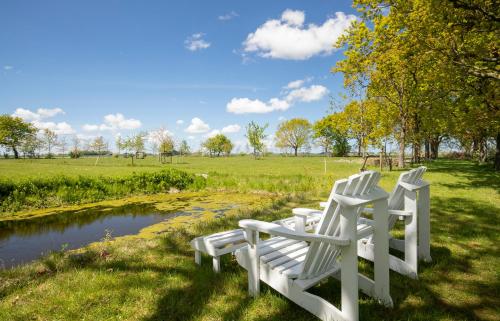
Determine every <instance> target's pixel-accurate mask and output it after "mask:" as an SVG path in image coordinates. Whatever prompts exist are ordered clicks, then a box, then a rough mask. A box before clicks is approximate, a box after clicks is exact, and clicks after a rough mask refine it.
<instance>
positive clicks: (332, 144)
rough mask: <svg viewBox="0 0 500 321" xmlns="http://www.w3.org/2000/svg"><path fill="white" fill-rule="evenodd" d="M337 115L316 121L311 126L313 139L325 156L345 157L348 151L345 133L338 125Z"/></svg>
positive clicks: (341, 126)
mask: <svg viewBox="0 0 500 321" xmlns="http://www.w3.org/2000/svg"><path fill="white" fill-rule="evenodd" d="M336 116H338V113H337V114H333V115H328V116H326V117H324V118H322V119H320V120H318V121H317V122H316V123H315V124H314V126H313V132H314V134H313V138H315V139H316V140H317V141H318V143H319V145H320V146H322V147H323V151H324V154H325V156H328V155H329V154H331V155H332V156H333V155H336V156H347V154H348V153H349V151H350V146H349V142H348V140H347V132H346V131H344V130H343V128H344V126H343V125H339V124H338V119H337V118H338V117H336Z"/></svg>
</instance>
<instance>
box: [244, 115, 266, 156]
mask: <svg viewBox="0 0 500 321" xmlns="http://www.w3.org/2000/svg"><path fill="white" fill-rule="evenodd" d="M267 127H268V124H265V125H264V126H260V125H258V124H257V123H255V122H253V121H251V122H250V123H249V124H248V125H247V134H246V136H245V137H246V138H247V139H248V143H249V144H250V146H251V147H252V148H253V156H254V158H257V156H258V154H259V153H261V154H263V153H264V147H265V146H264V139H265V138H266V136H267V135H266V134H264V132H265V130H266V129H267Z"/></svg>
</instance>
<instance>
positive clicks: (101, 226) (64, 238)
mask: <svg viewBox="0 0 500 321" xmlns="http://www.w3.org/2000/svg"><path fill="white" fill-rule="evenodd" d="M234 207H235V206H234V205H233V206H228V207H223V208H219V209H215V210H214V209H211V210H209V211H210V212H212V214H213V216H214V217H215V218H217V217H222V216H224V214H225V212H226V211H227V210H229V209H231V208H234ZM206 211H207V210H206V209H205V208H203V207H192V208H189V209H187V210H185V211H184V210H183V211H173V212H172V211H171V212H167V211H159V210H157V209H155V208H154V207H152V206H144V205H134V206H126V207H121V208H116V209H95V208H94V209H92V210H85V211H79V212H66V213H61V214H56V215H50V216H44V217H40V218H33V219H28V220H19V221H3V222H0V269H2V268H10V267H14V266H17V265H20V264H23V263H27V262H30V261H32V260H35V259H37V258H39V257H41V256H43V255H45V254H48V253H49V252H51V251H59V250H62V249H76V248H80V247H83V246H85V245H87V244H89V243H92V242H96V241H100V240H102V239H103V238H104V237H106V235H109V234H110V235H111V236H113V237H115V236H123V235H129V234H136V233H138V232H139V231H140V230H141V229H142V228H144V227H147V226H150V225H153V224H156V223H159V222H161V221H165V220H171V219H173V218H176V217H179V216H191V217H193V218H196V217H199V216H201V215H202V213H204V212H206Z"/></svg>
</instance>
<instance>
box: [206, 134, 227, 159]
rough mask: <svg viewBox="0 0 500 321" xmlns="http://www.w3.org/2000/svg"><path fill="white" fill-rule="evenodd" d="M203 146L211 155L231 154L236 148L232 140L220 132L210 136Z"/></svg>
mask: <svg viewBox="0 0 500 321" xmlns="http://www.w3.org/2000/svg"><path fill="white" fill-rule="evenodd" d="M202 147H204V148H206V149H207V151H208V153H209V154H210V157H212V156H220V155H222V154H225V155H226V156H229V154H230V153H231V151H232V150H233V148H234V145H233V143H232V142H231V140H230V139H229V138H227V136H225V135H223V134H218V135H215V136H213V137H210V138H208V139H207V140H206V141H205V142H203V144H202Z"/></svg>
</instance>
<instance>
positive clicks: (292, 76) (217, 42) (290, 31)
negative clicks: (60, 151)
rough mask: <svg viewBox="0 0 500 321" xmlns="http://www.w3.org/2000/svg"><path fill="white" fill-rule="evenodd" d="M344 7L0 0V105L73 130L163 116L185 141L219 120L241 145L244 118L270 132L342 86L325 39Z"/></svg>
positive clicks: (65, 131) (126, 127)
mask: <svg viewBox="0 0 500 321" xmlns="http://www.w3.org/2000/svg"><path fill="white" fill-rule="evenodd" d="M354 14H355V12H354V10H353V9H352V8H351V3H350V2H348V1H333V0H329V1H327V0H322V1H320V0H316V1H286V2H285V1H182V2H180V1H176V2H174V1H147V2H144V1H78V2H77V1H8V0H4V1H2V2H1V4H0V43H1V44H2V45H1V46H0V113H7V114H16V115H19V116H22V117H24V118H25V119H26V120H29V121H32V122H34V123H35V124H36V125H37V126H39V127H47V128H51V129H53V130H56V131H57V132H58V133H59V134H60V135H79V136H80V137H82V138H84V139H90V138H91V137H94V136H96V135H103V136H104V137H106V138H107V139H108V140H109V141H113V137H114V136H115V135H117V134H120V135H122V136H127V135H130V134H132V133H136V132H139V131H143V130H144V131H150V130H155V129H157V128H160V127H164V128H166V129H167V130H168V131H169V132H170V133H172V134H173V135H174V137H175V138H176V139H177V140H180V139H184V138H185V139H188V141H189V143H190V144H191V145H192V147H193V149H197V148H198V146H199V142H200V141H202V140H204V139H206V137H207V136H208V135H210V134H214V133H216V132H217V131H222V132H224V133H226V134H227V135H228V136H229V137H230V138H231V139H233V141H235V142H237V145H238V148H239V149H244V140H245V139H244V127H245V125H246V124H247V123H248V122H250V121H251V120H254V121H257V122H259V123H262V124H263V123H269V129H268V133H269V134H272V133H273V132H274V130H275V128H276V126H277V124H278V123H279V122H280V121H282V120H283V119H290V118H293V117H305V118H307V119H309V120H311V121H314V120H317V119H319V118H321V117H322V116H324V115H325V113H326V112H327V110H328V108H329V100H330V98H329V97H330V96H333V97H338V96H339V93H341V92H343V88H342V76H341V75H332V74H331V73H330V69H331V67H332V66H334V64H335V62H336V61H337V60H339V59H341V58H342V52H341V51H335V50H332V49H331V43H332V42H333V41H334V40H335V39H336V38H337V37H338V34H340V33H341V32H342V30H344V29H345V28H346V26H348V25H349V23H350V22H351V21H352V20H353V19H354V16H353V15H354ZM311 24H313V25H311ZM288 85H289V86H288ZM287 86H288V88H287ZM238 127H240V130H239V131H237V129H238Z"/></svg>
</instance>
